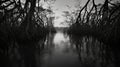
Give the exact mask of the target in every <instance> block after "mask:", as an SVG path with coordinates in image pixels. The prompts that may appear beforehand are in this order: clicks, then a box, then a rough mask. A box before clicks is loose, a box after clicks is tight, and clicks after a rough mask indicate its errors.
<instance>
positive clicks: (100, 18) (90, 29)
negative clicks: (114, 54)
mask: <svg viewBox="0 0 120 67" xmlns="http://www.w3.org/2000/svg"><path fill="white" fill-rule="evenodd" d="M89 3H92V7H91V8H90V9H89V10H88V6H89ZM68 33H70V34H75V35H88V36H94V37H96V38H98V39H99V40H101V41H103V42H104V43H107V44H108V43H109V44H112V46H113V45H114V46H115V47H116V45H117V46H118V45H119V44H118V43H119V42H120V3H119V2H116V3H113V2H112V1H111V0H110V1H109V0H105V1H104V3H103V4H95V1H94V0H88V1H87V3H86V4H85V5H84V6H83V7H82V8H81V10H80V11H79V15H78V17H77V19H76V22H75V23H73V24H72V25H71V26H70V28H69V30H68Z"/></svg>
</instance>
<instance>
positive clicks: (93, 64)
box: [1, 31, 115, 67]
mask: <svg viewBox="0 0 120 67" xmlns="http://www.w3.org/2000/svg"><path fill="white" fill-rule="evenodd" d="M1 52H2V51H1ZM1 58H2V59H3V60H4V61H2V62H3V63H2V65H3V67H115V57H114V54H113V52H112V50H111V49H110V48H109V47H108V46H107V45H105V44H104V43H102V42H100V41H98V40H97V39H95V38H93V37H88V36H81V37H78V36H70V35H67V34H66V33H63V32H59V31H58V32H57V33H55V34H49V35H48V36H47V37H46V38H44V39H42V40H40V41H39V42H38V43H30V44H17V43H15V44H14V45H11V46H9V48H8V51H4V52H3V54H2V55H1Z"/></svg>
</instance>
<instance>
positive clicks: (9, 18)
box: [0, 0, 54, 42]
mask: <svg viewBox="0 0 120 67" xmlns="http://www.w3.org/2000/svg"><path fill="white" fill-rule="evenodd" d="M24 1H25V2H22V0H1V1H0V41H2V42H7V41H10V40H17V41H21V42H22V41H31V40H32V41H33V40H39V39H40V38H42V37H44V36H45V35H46V34H47V33H48V32H49V28H48V26H45V22H44V21H43V19H42V17H41V15H40V13H42V12H43V11H45V9H44V8H42V7H39V6H38V7H36V3H37V2H39V1H40V0H24ZM38 5H39V4H38ZM49 11H50V10H49ZM47 22H49V21H47ZM53 31H54V30H53Z"/></svg>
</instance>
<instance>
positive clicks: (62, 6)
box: [43, 0, 104, 27]
mask: <svg viewBox="0 0 120 67" xmlns="http://www.w3.org/2000/svg"><path fill="white" fill-rule="evenodd" d="M78 1H81V6H83V5H84V4H85V3H86V2H87V1H88V0H56V1H55V3H54V4H52V6H53V7H52V9H53V12H54V13H55V20H54V26H55V27H66V26H68V25H64V24H62V22H65V17H63V16H62V15H63V11H72V10H75V9H76V7H75V6H76V4H78ZM103 1H104V0H95V2H96V4H97V3H101V2H103ZM67 5H69V6H70V9H69V8H68V7H67ZM43 6H44V8H46V7H47V4H46V3H45V4H44V5H43Z"/></svg>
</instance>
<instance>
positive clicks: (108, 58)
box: [71, 36, 115, 67]
mask: <svg viewBox="0 0 120 67" xmlns="http://www.w3.org/2000/svg"><path fill="white" fill-rule="evenodd" d="M71 39H72V40H71V43H72V44H74V45H75V46H76V50H77V52H78V54H79V59H80V62H81V64H83V65H84V66H85V67H115V64H114V63H115V58H114V54H113V52H112V50H111V49H110V47H109V46H108V45H105V44H103V43H102V42H99V41H98V40H97V39H95V38H93V37H88V36H82V37H79V38H78V37H73V36H71Z"/></svg>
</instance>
